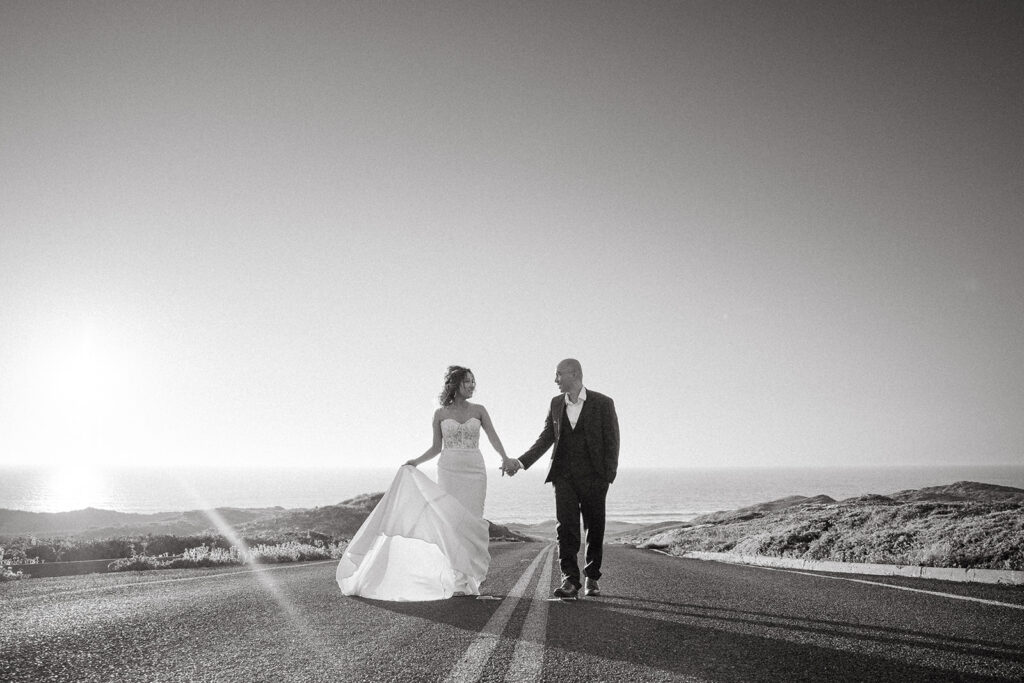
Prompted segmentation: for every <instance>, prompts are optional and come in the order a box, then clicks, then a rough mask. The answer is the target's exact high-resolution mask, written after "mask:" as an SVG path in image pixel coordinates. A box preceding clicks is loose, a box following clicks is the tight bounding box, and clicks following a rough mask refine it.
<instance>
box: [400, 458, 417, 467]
mask: <svg viewBox="0 0 1024 683" xmlns="http://www.w3.org/2000/svg"><path fill="white" fill-rule="evenodd" d="M417 464H418V463H417V462H416V460H415V459H413V460H406V461H405V465H412V466H413V467H416V465H417ZM405 465H403V467H404V466H405Z"/></svg>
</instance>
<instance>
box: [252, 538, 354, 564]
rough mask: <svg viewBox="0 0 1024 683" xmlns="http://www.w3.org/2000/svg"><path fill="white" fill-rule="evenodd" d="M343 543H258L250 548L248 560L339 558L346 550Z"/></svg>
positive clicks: (262, 561)
mask: <svg viewBox="0 0 1024 683" xmlns="http://www.w3.org/2000/svg"><path fill="white" fill-rule="evenodd" d="M345 545H346V544H343V543H329V544H326V545H325V544H323V543H320V544H316V545H311V544H309V543H297V542H294V541H293V542H288V543H281V544H279V545H274V546H268V545H258V546H255V547H252V548H249V555H248V558H247V561H248V562H255V563H275V562H303V561H308V560H330V559H337V558H340V557H341V556H342V554H343V553H344V552H345Z"/></svg>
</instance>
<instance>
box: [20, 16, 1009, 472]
mask: <svg viewBox="0 0 1024 683" xmlns="http://www.w3.org/2000/svg"><path fill="white" fill-rule="evenodd" d="M1022 160H1024V4H1022V3H1019V2H1010V1H996V0H992V1H989V2H943V1H936V0H928V1H926V2H901V3H890V2H843V3H836V2H820V1H819V0H814V1H810V2H763V1H756V2H755V1H743V0H739V1H735V2H649V3H632V2H593V3H591V2H559V3H547V2H515V3H507V2H501V3H499V2H480V3H448V2H394V3H375V2H366V3H342V2H339V3H274V2H246V1H242V2H169V3H138V2H75V3H59V2H34V1H27V2H17V1H6V2H3V3H2V4H0V175H2V177H3V182H0V466H4V465H24V464H54V465H70V464H75V465H104V464H113V465H159V466H166V465H182V466H191V465H231V466H234V465H245V466H253V467H283V466H295V465H308V466H316V467H323V466H330V467H389V466H392V465H394V466H397V465H399V464H401V463H402V462H404V461H405V460H407V459H409V458H411V457H415V456H418V455H419V454H421V453H422V452H423V451H424V450H426V448H427V447H428V446H429V445H430V440H431V428H430V423H431V416H432V414H433V411H434V409H435V408H436V407H437V403H436V396H437V394H438V392H439V391H440V388H441V386H440V385H441V380H442V377H443V375H444V371H445V368H446V367H447V366H448V365H450V364H459V365H464V366H468V367H470V368H471V369H472V370H473V371H474V373H475V376H476V380H477V394H476V396H475V398H474V400H475V401H476V402H479V403H482V404H484V405H485V406H486V407H487V409H488V411H489V413H490V415H491V417H492V419H493V421H494V424H495V427H496V428H497V431H498V434H499V436H500V438H501V439H502V441H503V442H504V445H505V447H506V449H507V451H508V452H509V455H513V456H514V455H518V454H520V453H522V452H523V451H525V450H526V449H527V448H528V447H529V446H530V445H531V444H532V443H533V441H534V439H535V438H536V437H537V435H538V434H539V432H540V430H541V428H542V426H543V421H544V417H545V412H546V410H547V405H548V400H549V399H550V398H551V397H552V396H553V395H555V394H556V393H557V388H556V387H555V384H554V381H553V380H554V370H555V366H556V364H557V363H558V361H560V360H561V359H563V358H566V357H575V358H578V359H579V360H580V361H581V363H582V365H583V370H584V383H585V384H586V385H587V387H588V388H591V389H593V390H596V391H600V392H602V393H605V394H607V395H609V396H611V397H612V398H613V399H614V400H615V402H616V406H617V410H618V415H619V421H620V429H621V435H622V436H621V438H622V450H621V455H620V467H623V468H628V467H692V468H706V467H825V466H882V465H906V466H917V465H932V464H935V465H959V464H964V465H995V464H1013V463H1020V462H1022V460H1024V457H1022V456H1024V419H1021V418H1022V415H1024V343H1021V340H1022V339H1024V221H1022V216H1024V167H1022V165H1024V162H1022ZM483 450H484V452H485V456H486V457H487V458H493V461H494V466H497V464H498V462H497V461H498V459H497V456H495V455H494V453H493V452H492V451H491V450H490V447H489V446H488V445H486V444H485V445H484V446H483Z"/></svg>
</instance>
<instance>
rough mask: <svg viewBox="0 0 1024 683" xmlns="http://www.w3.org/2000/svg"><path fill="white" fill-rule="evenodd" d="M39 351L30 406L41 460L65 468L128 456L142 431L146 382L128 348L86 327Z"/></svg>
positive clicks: (36, 448) (31, 420)
mask: <svg viewBox="0 0 1024 683" xmlns="http://www.w3.org/2000/svg"><path fill="white" fill-rule="evenodd" d="M40 351H41V353H40V354H39V356H38V358H39V360H38V365H37V366H36V367H35V371H34V373H33V376H34V380H33V385H34V386H33V388H32V391H33V393H34V398H35V400H33V401H31V406H30V407H29V408H28V410H27V412H28V413H29V414H28V416H27V417H28V419H29V421H30V423H31V431H32V433H34V434H35V435H36V437H37V438H36V439H35V442H34V443H33V444H32V447H33V450H35V452H36V453H38V454H40V455H41V456H42V457H41V458H39V460H40V461H42V462H44V463H46V464H50V465H54V466H58V467H60V466H73V465H84V466H91V465H96V464H102V463H109V462H112V461H115V460H119V459H124V458H126V457H127V455H126V452H127V451H128V450H129V449H130V445H131V443H132V442H133V441H134V442H137V440H138V437H139V434H140V421H141V418H140V416H141V414H142V413H141V411H142V410H143V406H142V403H143V401H142V400H141V392H142V391H144V386H145V384H144V382H143V381H142V380H143V378H142V377H141V376H140V375H141V374H142V373H140V371H139V367H138V363H137V362H136V359H135V358H134V356H133V354H131V353H130V352H129V349H127V348H126V347H125V345H124V344H119V343H117V340H116V339H110V338H104V337H103V336H101V335H100V334H97V333H95V332H92V331H91V330H87V331H85V332H83V333H81V334H79V335H78V336H73V337H65V338H64V340H63V341H62V342H58V343H55V344H53V345H51V346H49V347H48V348H44V349H41V350H40Z"/></svg>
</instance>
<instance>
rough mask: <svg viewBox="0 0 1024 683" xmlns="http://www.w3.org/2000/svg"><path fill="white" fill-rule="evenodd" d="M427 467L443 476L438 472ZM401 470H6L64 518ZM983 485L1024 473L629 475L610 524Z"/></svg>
mask: <svg viewBox="0 0 1024 683" xmlns="http://www.w3.org/2000/svg"><path fill="white" fill-rule="evenodd" d="M422 469H423V471H424V472H425V473H426V474H428V475H429V476H431V477H432V478H434V479H436V469H435V468H434V467H432V466H430V465H429V464H428V465H424V466H423V467H422ZM543 470H544V468H542V467H538V468H535V469H534V470H531V471H528V472H520V473H519V474H517V475H516V476H515V477H512V478H509V477H502V476H500V474H499V472H498V471H497V469H496V468H495V470H494V471H493V472H490V473H489V479H488V489H487V503H486V509H485V516H486V517H487V518H488V519H490V520H491V521H493V522H499V523H509V522H521V523H526V524H534V523H538V522H543V521H546V520H549V519H553V518H554V495H553V493H552V491H551V487H550V486H548V485H545V484H544V474H545V473H544V471H543ZM394 475H395V470H394V469H350V470H345V469H327V468H297V467H293V468H284V467H282V468H264V469H249V470H245V469H217V468H178V469H157V468H120V469H113V468H83V467H79V468H64V469H44V468H12V467H6V468H0V508H7V509H15V510H27V511H32V512H59V511H65V510H79V509H82V508H85V507H94V508H101V509H108V510H119V511H122V512H140V513H151V512H167V511H173V510H192V509H204V508H211V507H250V508H256V507H275V506H280V507H284V508H310V507H316V506H322V505H333V504H336V503H339V502H341V501H344V500H347V499H349V498H353V497H355V496H358V495H360V494H364V493H373V492H378V491H383V490H385V489H386V488H387V487H388V485H389V484H390V482H391V480H392V479H393V478H394ZM964 480H966V481H977V482H983V483H986V484H998V485H1003V486H1013V487H1017V488H1022V489H1024V467H1022V466H1001V467H966V466H965V467H891V468H884V467H873V468H867V467H863V468H773V469H622V470H620V471H619V475H618V478H617V479H616V481H615V483H614V484H613V485H612V486H611V488H610V489H609V493H608V518H609V519H610V520H617V521H622V522H636V523H652V522H660V521H668V520H679V521H686V520H689V519H692V518H693V517H695V516H697V515H700V514H704V513H707V512H714V511H716V510H731V509H735V508H738V507H743V506H746V505H752V504H755V503H763V502H766V501H769V500H775V499H778V498H783V497H785V496H792V495H802V496H814V495H818V494H825V495H828V496H831V497H833V498H835V499H837V500H841V499H843V498H850V497H853V496H858V495H862V494H866V493H881V494H886V493H893V492H896V491H900V490H903V489H911V488H921V487H924V486H939V485H943V484H951V483H953V482H956V481H964Z"/></svg>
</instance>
